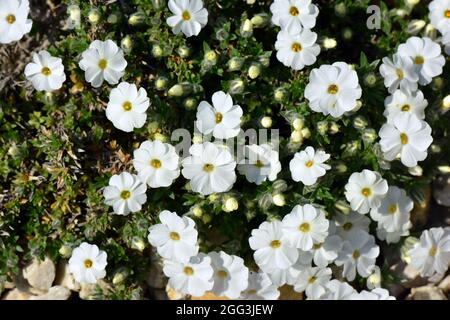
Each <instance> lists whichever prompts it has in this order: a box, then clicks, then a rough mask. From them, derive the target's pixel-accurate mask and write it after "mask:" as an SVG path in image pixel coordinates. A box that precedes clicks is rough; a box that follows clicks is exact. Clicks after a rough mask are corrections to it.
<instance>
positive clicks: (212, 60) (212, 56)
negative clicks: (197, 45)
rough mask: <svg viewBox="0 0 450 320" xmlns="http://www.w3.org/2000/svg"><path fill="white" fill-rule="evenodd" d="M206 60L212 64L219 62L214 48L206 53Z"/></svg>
mask: <svg viewBox="0 0 450 320" xmlns="http://www.w3.org/2000/svg"><path fill="white" fill-rule="evenodd" d="M205 60H206V61H208V62H209V63H211V64H215V63H216V62H217V54H216V52H215V51H213V50H209V51H208V52H206V53H205Z"/></svg>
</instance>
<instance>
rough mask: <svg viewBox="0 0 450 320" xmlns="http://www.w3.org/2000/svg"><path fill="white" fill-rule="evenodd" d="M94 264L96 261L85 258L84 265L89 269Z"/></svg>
mask: <svg viewBox="0 0 450 320" xmlns="http://www.w3.org/2000/svg"><path fill="white" fill-rule="evenodd" d="M93 264H94V263H93V262H92V260H91V259H86V260H84V266H85V267H86V268H87V269H89V268H92V265H93Z"/></svg>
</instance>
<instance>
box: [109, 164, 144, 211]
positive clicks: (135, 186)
mask: <svg viewBox="0 0 450 320" xmlns="http://www.w3.org/2000/svg"><path fill="white" fill-rule="evenodd" d="M146 191H147V187H146V185H145V184H144V183H142V182H141V180H139V178H138V176H137V175H135V174H130V173H128V172H122V173H121V174H120V175H117V174H115V175H113V176H112V177H111V179H109V186H107V187H106V188H105V189H104V190H103V196H104V197H105V203H106V204H107V205H109V206H113V209H114V213H115V214H119V215H127V214H129V213H130V212H137V211H140V210H141V208H142V205H143V204H144V203H145V202H146V201H147V195H146V194H145V192H146Z"/></svg>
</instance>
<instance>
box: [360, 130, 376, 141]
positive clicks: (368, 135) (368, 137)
mask: <svg viewBox="0 0 450 320" xmlns="http://www.w3.org/2000/svg"><path fill="white" fill-rule="evenodd" d="M362 138H363V140H364V141H366V142H370V143H372V142H374V141H375V140H377V138H378V134H377V132H376V131H375V129H372V128H367V129H364V131H363V134H362Z"/></svg>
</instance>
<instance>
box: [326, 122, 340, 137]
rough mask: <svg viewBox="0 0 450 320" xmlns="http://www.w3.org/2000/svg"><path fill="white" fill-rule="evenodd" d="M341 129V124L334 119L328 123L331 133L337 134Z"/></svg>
mask: <svg viewBox="0 0 450 320" xmlns="http://www.w3.org/2000/svg"><path fill="white" fill-rule="evenodd" d="M339 130H340V125H339V124H337V123H336V122H334V121H332V122H330V123H329V124H328V132H329V133H330V134H336V133H338V132H339Z"/></svg>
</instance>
